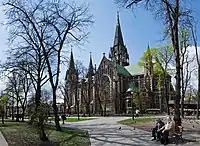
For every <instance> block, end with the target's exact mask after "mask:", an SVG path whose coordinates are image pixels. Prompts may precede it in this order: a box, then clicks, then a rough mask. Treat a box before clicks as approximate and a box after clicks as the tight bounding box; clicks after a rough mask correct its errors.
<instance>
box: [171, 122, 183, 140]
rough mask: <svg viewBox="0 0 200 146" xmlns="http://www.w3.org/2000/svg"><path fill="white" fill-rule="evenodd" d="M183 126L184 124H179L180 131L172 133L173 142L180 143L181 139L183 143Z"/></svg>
mask: <svg viewBox="0 0 200 146" xmlns="http://www.w3.org/2000/svg"><path fill="white" fill-rule="evenodd" d="M182 134H183V127H182V126H178V131H177V132H175V133H173V134H172V137H171V138H172V142H173V143H175V144H178V142H179V141H181V143H183V137H182Z"/></svg>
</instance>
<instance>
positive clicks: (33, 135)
mask: <svg viewBox="0 0 200 146" xmlns="http://www.w3.org/2000/svg"><path fill="white" fill-rule="evenodd" d="M0 130H1V131H2V133H3V135H4V137H5V138H6V140H7V142H8V144H9V146H22V145H31V146H38V145H39V146H82V144H84V145H85V146H88V145H89V137H88V135H87V134H86V133H84V132H83V131H79V130H77V129H71V128H70V129H69V128H62V131H61V132H60V131H56V128H55V127H54V126H45V131H46V134H47V137H49V139H50V141H49V142H42V141H41V140H40V139H39V135H38V129H37V125H36V124H33V125H29V124H28V123H26V122H24V123H22V122H7V123H5V125H0Z"/></svg>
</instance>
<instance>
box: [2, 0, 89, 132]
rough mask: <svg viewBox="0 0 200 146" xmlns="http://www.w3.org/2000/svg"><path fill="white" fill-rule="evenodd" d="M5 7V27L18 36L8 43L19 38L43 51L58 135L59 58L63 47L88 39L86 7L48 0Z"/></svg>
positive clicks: (6, 4)
mask: <svg viewBox="0 0 200 146" xmlns="http://www.w3.org/2000/svg"><path fill="white" fill-rule="evenodd" d="M4 6H5V9H6V13H5V14H6V16H7V19H8V20H9V21H8V22H9V23H8V26H9V28H10V29H11V30H12V32H13V33H14V34H17V35H15V37H11V39H14V40H16V39H19V38H20V39H21V40H23V41H26V42H29V44H30V43H31V44H32V46H34V47H35V48H41V50H42V53H43V55H44V60H45V64H46V66H47V70H48V75H49V81H50V84H51V87H52V93H53V109H54V115H55V124H56V128H57V130H59V131H60V130H61V127H60V125H59V117H58V109H57V105H56V90H57V87H58V83H59V74H60V65H61V54H62V51H63V47H64V46H67V45H66V44H69V43H72V42H77V41H81V40H82V39H84V38H85V37H86V36H87V34H88V33H87V29H86V28H87V27H88V26H89V25H90V24H91V23H92V21H91V15H90V14H89V11H88V7H87V6H84V5H82V6H77V5H76V4H75V3H72V4H70V3H67V2H64V1H62V0H60V1H58V2H57V3H54V2H50V1H48V0H39V1H31V0H27V1H23V2H22V1H20V0H17V1H13V0H8V1H7V2H5V3H4ZM13 16H14V17H13ZM11 34H12V33H11ZM50 54H51V55H52V54H53V55H52V56H53V57H51V58H50V57H49V55H50Z"/></svg>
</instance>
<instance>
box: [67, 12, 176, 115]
mask: <svg viewBox="0 0 200 146" xmlns="http://www.w3.org/2000/svg"><path fill="white" fill-rule="evenodd" d="M147 49H148V51H150V48H149V46H148V48H147ZM153 68H154V64H153V60H152V57H151V56H150V57H149V58H148V60H146V65H145V67H143V66H140V65H138V64H130V63H129V54H128V50H127V47H126V46H125V44H124V41H123V36H122V31H121V26H120V20H119V15H118V16H117V25H116V30H115V36H114V43H113V46H112V47H111V48H110V53H109V56H108V57H106V55H105V53H103V57H102V59H101V62H100V65H99V66H98V68H97V67H96V66H95V68H94V67H93V63H92V56H91V55H90V63H89V68H88V73H87V75H86V77H85V78H84V79H82V80H78V75H77V70H76V69H75V65H74V59H73V53H72V52H71V59H70V65H69V69H68V71H67V73H66V85H67V87H66V88H68V91H69V92H68V93H67V94H68V97H69V101H68V104H69V106H68V108H70V111H73V113H77V106H76V105H79V109H80V110H79V112H80V113H85V114H89V113H92V114H101V115H114V114H128V113H130V112H131V109H132V101H134V103H135V108H138V109H140V110H141V111H145V110H146V109H149V108H157V109H160V110H161V111H165V110H166V104H165V103H166V100H165V98H164V97H165V96H163V94H164V92H163V91H164V89H163V88H159V87H158V86H157V84H158V81H159V82H160V83H161V85H162V84H163V81H160V77H159V76H155V75H153ZM167 80H168V81H167V85H166V87H167V88H168V91H169V93H168V97H169V99H171V95H172V94H173V93H174V90H173V87H172V84H171V77H170V76H168V77H167Z"/></svg>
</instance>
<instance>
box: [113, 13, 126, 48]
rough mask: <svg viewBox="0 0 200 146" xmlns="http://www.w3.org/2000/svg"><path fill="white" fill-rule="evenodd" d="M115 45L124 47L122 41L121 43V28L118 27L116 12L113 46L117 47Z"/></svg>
mask: <svg viewBox="0 0 200 146" xmlns="http://www.w3.org/2000/svg"><path fill="white" fill-rule="evenodd" d="M117 45H122V46H124V41H123V37H122V31H121V26H120V21H119V12H117V25H116V30H115V38H114V46H117Z"/></svg>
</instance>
